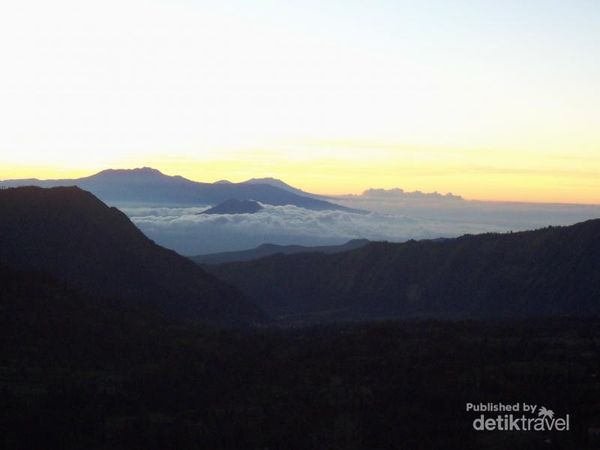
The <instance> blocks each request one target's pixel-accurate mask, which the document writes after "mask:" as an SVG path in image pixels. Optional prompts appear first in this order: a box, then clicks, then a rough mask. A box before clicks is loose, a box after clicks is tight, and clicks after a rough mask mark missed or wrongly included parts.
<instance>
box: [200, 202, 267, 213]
mask: <svg viewBox="0 0 600 450" xmlns="http://www.w3.org/2000/svg"><path fill="white" fill-rule="evenodd" d="M261 209H264V208H263V207H262V206H261V205H260V203H257V202H255V201H253V200H238V199H235V198H231V199H229V200H225V201H224V202H223V203H219V204H218V205H216V206H213V207H212V208H208V209H207V210H204V211H202V212H200V213H198V214H254V213H257V212H258V211H260V210H261Z"/></svg>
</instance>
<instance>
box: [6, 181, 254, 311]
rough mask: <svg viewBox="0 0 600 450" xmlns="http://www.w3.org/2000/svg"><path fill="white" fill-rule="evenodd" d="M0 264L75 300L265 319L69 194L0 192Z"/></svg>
mask: <svg viewBox="0 0 600 450" xmlns="http://www.w3.org/2000/svg"><path fill="white" fill-rule="evenodd" d="M0 263H4V264H8V265H10V266H13V267H15V268H21V269H34V270H38V271H45V272H48V273H49V274H52V275H53V276H54V277H55V278H56V279H57V280H59V281H62V282H64V283H66V284H68V285H69V286H71V287H72V288H74V289H78V290H81V291H82V292H85V293H88V294H93V295H95V296H100V297H104V298H119V299H122V300H123V301H129V302H132V303H135V304H143V305H146V306H149V307H152V308H154V309H156V310H158V311H161V312H164V313H166V314H168V315H171V316H176V317H187V318H190V319H194V320H207V321H213V320H214V321H224V322H248V321H254V320H262V319H264V317H265V316H264V314H263V313H262V312H261V311H260V310H259V309H258V308H257V307H256V306H254V305H253V304H252V303H250V302H249V301H248V300H247V299H245V298H244V297H243V296H242V295H241V294H240V293H239V291H237V290H236V289H235V288H233V287H232V286H230V285H227V284H225V283H223V282H221V281H219V280H217V279H215V278H214V277H213V276H211V275H209V274H207V273H206V272H205V271H203V270H202V269H200V268H199V267H197V266H196V265H195V264H193V263H192V262H191V261H189V260H188V259H187V258H184V257H182V256H180V255H178V254H177V253H175V252H173V251H171V250H167V249H165V248H162V247H160V246H158V245H156V244H154V242H152V241H151V240H150V239H148V238H147V237H146V236H144V235H143V234H142V232H141V231H139V230H138V229H137V228H136V227H135V226H134V225H133V224H132V223H131V221H130V220H129V219H128V218H127V216H126V215H125V214H123V213H122V212H120V211H119V210H117V209H116V208H109V207H108V206H106V205H105V204H104V203H102V202H101V201H100V200H98V199H97V198H96V197H94V196H93V195H92V194H90V193H89V192H85V191H82V190H81V189H79V188H76V187H63V188H52V189H42V188H37V187H28V188H15V189H5V190H0Z"/></svg>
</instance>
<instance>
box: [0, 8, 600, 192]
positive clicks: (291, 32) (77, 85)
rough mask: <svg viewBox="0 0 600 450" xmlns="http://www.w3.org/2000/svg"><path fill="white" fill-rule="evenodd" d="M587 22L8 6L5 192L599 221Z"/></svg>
mask: <svg viewBox="0 0 600 450" xmlns="http://www.w3.org/2000/svg"><path fill="white" fill-rule="evenodd" d="M598 23H600V4H598V2H595V1H592V0H574V1H570V2H558V1H542V0H528V1H515V0H509V1H506V2H493V1H487V0H483V1H480V2H468V1H466V0H459V1H453V2H450V1H441V0H432V1H428V2H418V4H417V2H409V1H394V2H392V1H386V0H380V1H377V2H370V3H368V4H367V3H364V2H358V1H337V0H336V1H333V0H332V1H328V2H315V1H312V0H308V1H302V2H285V4H282V3H281V2H274V1H267V0H260V1H257V2H252V4H248V3H245V2H241V1H239V0H236V1H227V2H208V1H192V0H171V1H166V0H153V1H141V0H121V1H116V0H108V1H105V2H100V3H87V2H76V1H73V0H59V1H56V2H43V1H30V0H25V1H22V2H5V3H4V4H2V5H1V6H0V54H1V55H2V56H3V62H4V64H3V70H2V71H1V72H0V123H2V133H0V179H5V178H25V177H38V178H63V177H77V176H84V175H90V174H92V173H94V172H97V171H100V170H102V169H106V168H109V167H113V168H126V167H129V168H131V167H139V166H142V165H147V166H152V167H155V168H157V169H160V170H161V171H163V172H165V173H167V174H170V175H174V174H179V175H182V176H185V177H187V178H190V179H194V180H202V181H216V180H219V179H229V180H232V181H242V180H244V179H248V178H252V177H265V176H273V177H277V178H281V179H283V180H284V181H286V182H288V183H290V184H292V185H294V186H297V187H300V188H302V189H304V190H306V191H309V192H316V193H322V194H346V193H359V192H361V191H362V190H364V189H367V188H369V187H376V188H392V187H401V188H403V189H405V190H408V191H412V190H417V189H418V190H422V191H427V192H430V191H439V192H454V193H457V194H460V195H462V196H464V197H465V198H470V199H486V200H516V201H540V202H567V203H600V108H599V107H598V105H599V104H600V83H598V80H599V79H600V57H599V56H598V51H597V50H598V42H600V28H599V27H598V26H597V24H598Z"/></svg>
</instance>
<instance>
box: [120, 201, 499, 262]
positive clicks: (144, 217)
mask: <svg viewBox="0 0 600 450" xmlns="http://www.w3.org/2000/svg"><path fill="white" fill-rule="evenodd" d="M263 206H264V209H263V210H261V211H260V212H258V213H256V214H224V215H205V214H198V213H199V212H200V211H202V210H203V209H204V208H201V207H196V208H152V207H129V208H122V209H123V211H124V212H125V213H126V214H128V215H129V216H130V217H131V219H132V221H133V222H134V223H135V224H136V225H137V226H138V227H139V228H140V229H141V230H142V231H143V232H144V233H146V235H148V236H149V237H150V238H151V239H154V240H155V241H156V242H157V243H158V244H161V245H164V246H166V247H170V248H173V249H174V250H176V251H178V252H180V253H182V254H186V255H193V254H201V253H210V252H219V251H228V250H239V249H243V248H252V247H255V246H257V245H260V244H262V243H266V242H269V243H275V244H302V245H323V244H337V243H342V242H345V241H347V240H349V239H354V238H367V239H371V240H389V241H405V240H408V239H427V238H436V237H452V236H458V235H461V234H464V233H479V232H483V231H503V230H506V228H505V227H503V226H496V225H493V224H487V225H484V224H479V223H466V222H460V221H456V220H454V221H440V220H433V219H427V218H416V217H408V216H406V215H403V214H400V213H376V212H373V213H368V214H353V213H348V212H343V211H311V210H306V209H303V208H298V207H295V206H270V205H263Z"/></svg>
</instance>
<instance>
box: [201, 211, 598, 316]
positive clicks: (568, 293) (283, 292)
mask: <svg viewBox="0 0 600 450" xmlns="http://www.w3.org/2000/svg"><path fill="white" fill-rule="evenodd" d="M206 267H207V270H209V271H210V272H211V273H213V274H214V275H216V276H217V277H219V278H221V279H223V280H226V281H228V282H230V283H232V284H234V285H235V286H237V287H239V288H240V289H241V290H242V292H244V293H245V294H247V295H248V296H249V297H250V298H252V299H254V300H255V301H256V303H257V304H259V305H260V306H261V307H263V308H264V309H265V310H266V311H267V312H268V313H270V314H272V315H273V316H278V317H288V318H290V317H291V318H295V319H302V320H319V321H336V320H342V319H369V318H390V317H402V318H411V317H427V318H438V319H467V318H515V317H518V318H522V317H544V316H580V317H588V316H597V315H599V314H600V219H596V220H590V221H587V222H582V223H579V224H576V225H573V226H568V227H549V228H544V229H540V230H535V231H527V232H520V233H508V234H482V235H465V236H463V237H460V238H457V239H446V240H441V241H440V240H438V241H417V242H416V241H409V242H406V243H402V244H392V243H384V242H373V243H370V244H368V245H365V246H363V247H361V248H359V249H357V250H352V251H349V252H344V253H338V254H329V255H327V254H319V253H310V254H296V255H274V256H270V257H266V258H262V259H259V260H255V261H249V262H237V263H229V264H223V265H217V266H206Z"/></svg>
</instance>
